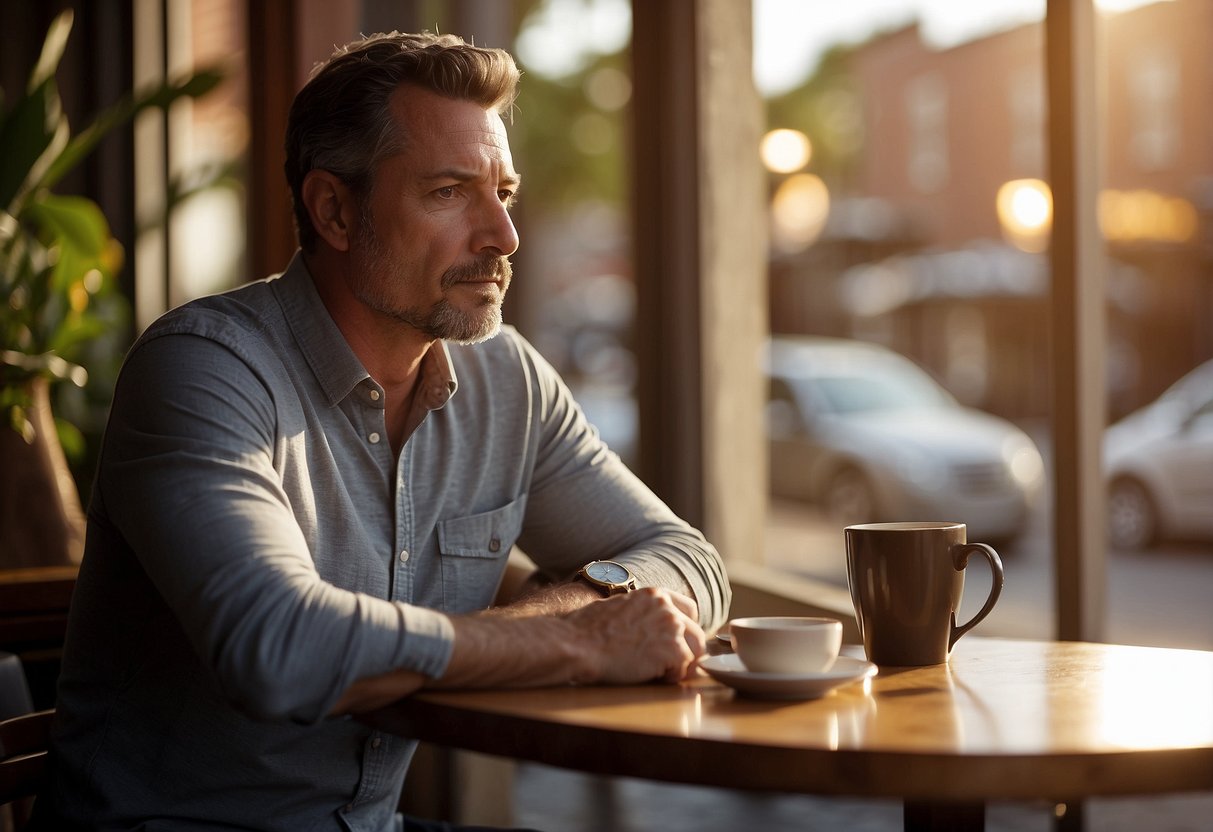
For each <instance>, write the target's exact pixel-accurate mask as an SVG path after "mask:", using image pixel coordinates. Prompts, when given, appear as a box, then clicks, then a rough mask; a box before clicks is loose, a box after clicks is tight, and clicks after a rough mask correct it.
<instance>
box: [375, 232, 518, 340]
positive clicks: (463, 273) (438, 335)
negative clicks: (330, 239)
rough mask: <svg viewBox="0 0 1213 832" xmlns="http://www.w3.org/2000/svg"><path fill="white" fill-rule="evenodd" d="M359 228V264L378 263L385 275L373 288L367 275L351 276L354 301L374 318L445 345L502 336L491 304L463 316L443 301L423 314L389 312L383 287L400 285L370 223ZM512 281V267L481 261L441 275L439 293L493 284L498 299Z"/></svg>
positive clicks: (500, 259)
mask: <svg viewBox="0 0 1213 832" xmlns="http://www.w3.org/2000/svg"><path fill="white" fill-rule="evenodd" d="M365 220H366V218H364V220H363V221H362V222H360V223H359V231H358V245H359V247H360V248H361V249H362V251H363V260H364V262H367V263H378V264H380V265H381V267H383V268H385V269H386V270H387V281H386V282H379V283H377V282H375V281H374V280H370V279H367V273H366V272H365V271H361V272H360V273H359V274H357V275H356V276H355V283H354V286H353V289H354V295H355V296H356V297H357V298H358V300H359V301H361V302H362V303H364V304H366V305H367V306H369V307H370V308H371V309H373V310H375V311H376V312H378V313H380V314H382V315H387V316H388V317H391V318H394V319H395V320H397V321H399V322H400V323H402V324H405V325H406V326H409V327H412V328H413V329H416V330H418V331H419V332H422V333H424V334H426V335H428V336H429V337H431V338H435V339H441V340H443V341H450V342H452V343H455V344H478V343H480V342H481V341H487V340H488V339H490V338H492V337H493V336H494V335H496V334H497V333H498V332H500V331H501V323H502V321H501V304H500V303H498V302H496V301H494V300H490V299H487V298H486V299H484V300H483V301H482V302H481V303H480V304H479V305H478V306H477V307H476V308H475V309H473V310H472V311H470V312H465V311H463V310H460V309H458V308H456V307H455V305H454V304H452V303H451V302H450V301H449V300H447V299H446V298H445V297H444V298H442V299H441V300H439V301H437V302H436V303H434V304H433V305H432V306H430V308H429V309H422V308H421V307H419V306H405V307H397V306H393V305H392V303H391V301H390V300H389V292H388V285H389V284H390V283H392V282H399V281H398V280H397V278H398V277H399V274H398V271H397V269H396V267H395V264H393V263H391V262H390V261H389V259H388V255H387V252H386V250H385V249H384V246H383V243H382V242H381V241H380V240H379V238H378V236H376V234H375V229H374V226H373V224H372V223H370V222H367V221H365ZM512 277H513V267H512V266H511V265H510V261H509V258H507V257H504V256H502V255H498V254H488V255H482V256H481V257H479V258H478V259H476V260H474V261H473V262H471V263H464V264H463V265H460V266H452V267H451V268H449V269H447V270H446V271H445V272H443V274H442V279H441V282H440V284H439V285H440V287H441V289H442V291H443V292H444V293H445V292H446V291H447V290H448V289H451V288H452V287H454V286H456V285H458V284H459V283H462V282H464V281H467V280H478V279H484V278H494V279H496V280H497V284H498V285H499V286H500V287H501V295H502V296H503V297H504V295H505V291H506V289H507V288H509V285H510V279H511V278H512Z"/></svg>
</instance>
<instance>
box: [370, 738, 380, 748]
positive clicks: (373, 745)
mask: <svg viewBox="0 0 1213 832" xmlns="http://www.w3.org/2000/svg"><path fill="white" fill-rule="evenodd" d="M382 742H383V740H381V739H379V737H375V739H373V740H371V748H378V747H379V745H380V743H382Z"/></svg>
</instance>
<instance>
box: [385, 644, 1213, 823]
mask: <svg viewBox="0 0 1213 832" xmlns="http://www.w3.org/2000/svg"><path fill="white" fill-rule="evenodd" d="M856 651H858V652H856ZM844 653H846V654H849V655H852V656H856V655H862V648H857V647H853V646H851V647H848V648H845V649H844ZM364 719H365V720H366V721H367V722H369V723H371V724H374V725H376V726H378V727H380V728H383V729H385V730H389V731H393V732H395V733H399V734H403V735H406V736H411V737H416V738H418V739H423V740H428V741H431V742H437V743H442V744H446V745H451V746H455V747H460V748H466V749H470V750H476V751H482V752H486V753H491V754H500V755H504V756H509V757H514V758H518V759H527V760H533V761H538V762H544V763H548V764H552V765H558V766H563V767H567V768H575V769H580V770H584V771H592V772H598V773H603V774H615V775H627V776H635V777H645V778H651V779H658V780H668V781H673V782H682V783H698V784H703V785H713V786H723V787H731V788H742V789H758V790H776V791H788V792H805V793H814V794H840V795H841V794H848V795H863V796H880V797H902V798H910V799H924V800H945V801H970V800H990V799H1027V798H1056V799H1076V798H1080V797H1087V796H1092V795H1110V794H1150V793H1160V792H1172V791H1189V790H1210V789H1213V653H1209V652H1204V651H1195V650H1172V649H1162V648H1147V647H1130V646H1123V645H1105V644H1090V643H1075V642H1038V641H1019V640H1007V639H992V638H980V637H976V636H971V637H966V638H964V639H962V640H961V641H960V642H959V643H958V644H957V646H956V648H955V650H954V651H953V653H952V657H951V659H950V660H949V662H948V663H946V664H942V665H936V666H932V667H919V668H883V669H881V670H880V672H879V673H878V674H877V675H876V676H874V677H872V678H870V679H867V680H863V681H860V682H855V683H852V684H850V685H847V686H844V687H841V688H838V689H836V690H834V691H833V692H831V693H829V694H827V695H825V696H824V697H821V698H818V699H813V700H807V701H782V700H762V699H750V698H746V697H744V696H742V695H740V694H738V693H737V692H735V691H734V690H732V689H731V688H729V687H726V686H724V685H722V684H720V683H718V682H716V681H714V680H713V679H710V678H708V677H707V676H706V675H702V676H699V677H697V678H695V679H692V680H689V681H687V682H684V683H682V684H680V685H657V684H653V685H639V686H629V687H562V688H542V689H534V690H504V691H503V690H493V691H445V692H425V693H423V694H418V695H416V696H413V697H410V698H408V699H405V700H402V701H401V702H400V703H397V704H395V705H392V706H389V707H387V708H384V709H382V710H380V711H377V712H375V713H373V714H368V715H366V716H365V717H364Z"/></svg>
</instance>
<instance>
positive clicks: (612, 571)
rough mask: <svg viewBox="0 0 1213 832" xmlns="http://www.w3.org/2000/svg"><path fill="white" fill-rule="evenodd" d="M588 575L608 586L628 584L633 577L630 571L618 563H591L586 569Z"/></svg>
mask: <svg viewBox="0 0 1213 832" xmlns="http://www.w3.org/2000/svg"><path fill="white" fill-rule="evenodd" d="M585 571H586V574H587V575H589V576H590V577H591V578H594V579H596V580H599V581H602V582H603V583H608V584H626V583H627V582H628V580H629V579H630V578H631V577H632V576H631V575H630V574H629V573H628V570H626V569H624V568H623V567H622V566H620V565H619V564H617V563H611V562H610V561H598V562H597V563H591V564H590V565H589V566H587V567H586V568H585Z"/></svg>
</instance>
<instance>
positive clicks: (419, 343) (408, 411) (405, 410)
mask: <svg viewBox="0 0 1213 832" xmlns="http://www.w3.org/2000/svg"><path fill="white" fill-rule="evenodd" d="M304 262H305V263H306V264H307V267H308V271H309V272H310V273H311V275H312V281H313V283H314V284H315V286H316V292H317V293H318V294H319V295H320V300H321V301H322V302H323V303H324V306H325V308H326V309H327V310H328V312H329V315H330V316H331V317H332V319H333V322H334V323H335V324H337V328H338V329H339V330H340V331H341V334H342V336H343V337H344V338H345V341H346V343H347V344H349V346H350V349H351V350H353V351H354V355H356V356H358V360H359V361H361V362H362V366H363V367H365V368H366V371H367V372H368V373H370V375H371V378H373V379H374V380H375V381H376V382H378V383H379V385H380V386H381V387H383V391H384V410H385V412H384V419H385V421H386V427H387V431H388V436H389V438H390V439H391V442H392V448H393V450H395V451H396V453H399V452H400V448H401V447H402V446H403V445H404V440H405V439H406V438H407V437H408V434H409V433H411V432H412V431H413V430H414V429H415V428H416V427H417V424H419V423H420V419H419V418H417V413H416V412H415V411H416V410H417V408H415V407H414V399H415V398H416V396H415V393H416V390H417V384H418V380H419V379H420V376H421V372H422V361H423V360H424V358H425V355H426V353H427V352H429V350H430V348H431V347H432V346H433V344H434V339H433V338H431V337H430V336H428V335H426V334H424V333H422V332H420V331H418V330H415V329H412V328H411V327H407V326H403V325H402V324H401V323H400V322H399V321H395V320H393V319H391V318H389V317H387V316H385V315H382V314H380V313H378V312H375V311H373V310H372V309H370V308H369V307H368V306H367V305H366V304H364V303H362V302H361V301H360V300H358V298H356V297H355V296H354V294H353V292H351V291H350V288H349V286H350V284H349V281H348V280H347V279H346V278H345V276H344V274H342V273H341V272H340V271H339V269H341V268H342V267H343V264H342V263H340V262H339V259H338V258H337V257H334V256H332V255H331V254H330V255H329V256H325V255H324V254H307V253H305V254H304Z"/></svg>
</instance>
